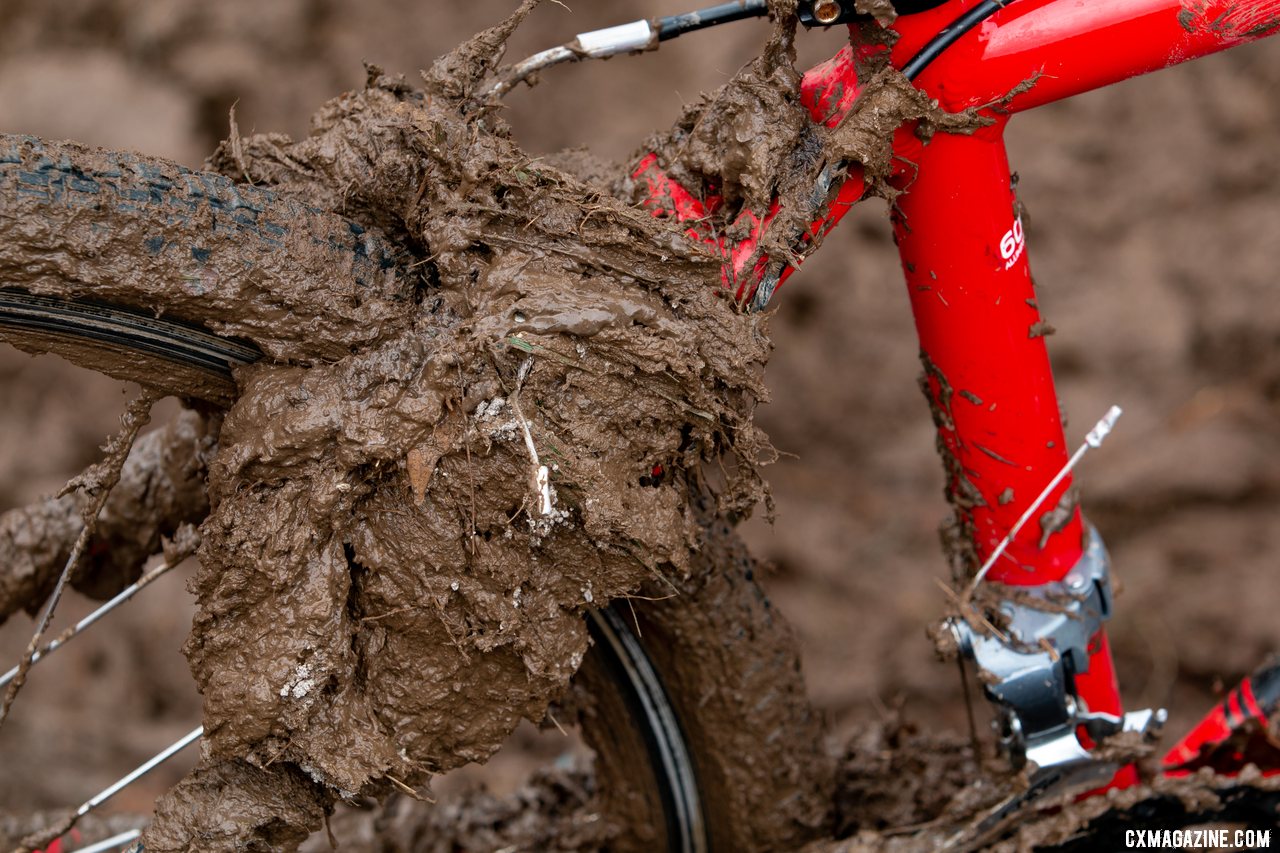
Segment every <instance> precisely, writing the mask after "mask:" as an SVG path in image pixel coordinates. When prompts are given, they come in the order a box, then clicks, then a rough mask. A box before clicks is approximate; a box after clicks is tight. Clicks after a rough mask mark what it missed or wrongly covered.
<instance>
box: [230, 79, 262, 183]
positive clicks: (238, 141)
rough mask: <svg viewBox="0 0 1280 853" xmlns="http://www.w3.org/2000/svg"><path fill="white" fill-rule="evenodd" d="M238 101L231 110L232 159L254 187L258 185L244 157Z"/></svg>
mask: <svg viewBox="0 0 1280 853" xmlns="http://www.w3.org/2000/svg"><path fill="white" fill-rule="evenodd" d="M238 103H240V101H239V100H237V101H236V102H235V104H232V105H231V109H230V111H229V113H230V116H229V119H230V124H231V139H230V142H231V159H233V160H235V161H236V166H238V167H239V168H240V174H242V175H244V179H245V181H246V182H247V183H248V184H249V186H251V187H252V186H256V184H254V182H253V178H252V177H251V176H250V175H249V164H248V163H246V162H245V159H244V140H243V139H242V138H241V136H240V125H239V124H237V123H236V104H238Z"/></svg>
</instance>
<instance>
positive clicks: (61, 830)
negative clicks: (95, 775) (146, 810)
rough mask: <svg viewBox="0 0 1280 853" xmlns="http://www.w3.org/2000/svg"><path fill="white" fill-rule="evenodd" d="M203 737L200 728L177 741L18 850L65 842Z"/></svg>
mask: <svg viewBox="0 0 1280 853" xmlns="http://www.w3.org/2000/svg"><path fill="white" fill-rule="evenodd" d="M203 734H204V727H203V726H198V727H197V728H194V729H192V730H191V731H190V732H188V733H187V734H185V735H183V736H182V737H181V738H179V739H178V740H177V741H175V742H174V743H172V744H170V745H169V746H167V747H165V748H164V749H163V750H161V751H160V752H159V753H157V754H156V755H155V756H153V757H152V758H150V759H148V760H147V761H145V762H143V763H142V764H140V765H139V766H138V767H137V768H136V769H135V770H133V771H132V772H130V773H128V774H126V775H125V776H123V777H121V778H120V780H119V781H117V782H115V783H114V784H112V785H110V786H108V787H107V788H104V789H103V790H102V791H100V792H98V793H97V794H95V795H93V796H92V797H90V798H89V799H87V800H85V801H84V803H82V804H81V806H80V808H78V809H76V810H75V811H74V812H70V813H68V814H67V816H66V818H64V819H63V821H62V822H61V823H60V824H58V825H56V826H52V827H49V828H48V829H44V830H41V831H40V832H38V833H36V834H34V835H31V836H28V837H27V838H24V839H23V840H22V843H21V844H20V845H19V846H18V850H19V851H23V853H31V851H33V850H38V849H40V848H43V847H45V846H46V845H47V844H49V843H50V842H51V841H53V840H54V839H55V838H61V837H62V836H64V835H66V834H67V833H68V832H70V831H71V830H72V828H73V827H75V825H76V821H78V820H79V819H80V818H82V817H84V816H85V815H87V814H88V813H89V812H91V811H93V810H94V809H96V808H97V807H98V806H100V805H102V804H103V803H105V802H106V801H107V800H109V799H111V798H112V797H114V796H115V795H116V794H118V793H120V792H121V791H123V790H124V789H125V788H127V787H129V786H130V785H132V784H133V783H134V782H136V781H138V780H139V779H141V778H142V777H143V776H146V775H147V774H148V773H150V772H151V771H152V770H155V769H156V768H157V767H159V766H160V765H161V764H164V763H165V762H166V761H168V760H169V759H170V758H173V757H174V756H175V755H177V754H178V753H179V752H181V751H182V750H184V749H186V748H187V747H188V746H190V745H191V744H193V743H195V742H196V741H197V740H199V739H200V737H201V735H203ZM122 843H123V842H122ZM91 849H94V850H96V849H98V848H96V847H95V848H91Z"/></svg>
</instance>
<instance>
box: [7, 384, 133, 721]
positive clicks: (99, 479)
mask: <svg viewBox="0 0 1280 853" xmlns="http://www.w3.org/2000/svg"><path fill="white" fill-rule="evenodd" d="M155 401H156V397H155V395H154V394H153V393H152V392H150V391H144V392H143V393H142V396H140V397H138V398H137V399H136V400H134V401H133V402H131V403H130V404H129V407H128V408H127V409H126V410H125V414H124V418H123V419H122V420H123V424H124V428H123V429H122V430H121V431H120V433H119V434H118V435H116V437H115V438H114V439H112V440H111V442H110V443H108V445H107V448H106V450H107V457H106V459H104V460H103V461H102V462H100V463H98V465H95V466H93V467H92V468H90V469H89V470H88V471H86V472H85V473H84V474H81V475H80V476H79V477H76V478H75V479H73V480H72V481H71V482H70V483H68V484H67V485H66V486H65V487H64V489H63V492H64V493H69V492H71V491H74V490H76V489H84V490H86V491H88V492H90V493H94V492H96V494H95V495H94V497H93V501H92V503H91V504H90V505H89V507H88V508H87V509H86V511H85V513H84V527H83V528H82V529H81V531H80V535H79V536H78V537H77V538H76V544H75V546H74V547H73V548H72V549H71V555H70V556H69V557H67V562H66V564H65V565H64V566H63V567H62V574H60V575H59V576H58V582H57V584H55V585H54V588H53V593H52V594H51V595H50V596H49V600H48V603H46V604H45V608H44V612H43V613H42V614H41V616H40V622H39V625H38V627H37V628H36V631H35V634H33V635H32V637H31V642H30V643H28V644H27V650H26V652H24V653H23V655H22V660H21V661H20V662H19V663H18V670H17V672H15V673H14V674H13V677H12V678H11V679H10V681H9V683H8V687H7V688H6V690H5V694H4V702H3V704H0V726H3V725H4V721H5V720H6V719H7V718H8V716H9V709H10V708H12V707H13V701H14V699H16V698H17V696H18V691H19V690H21V689H22V685H23V683H24V682H25V681H26V674H27V671H28V670H29V669H31V664H32V661H33V660H34V658H35V656H36V653H37V652H38V651H39V649H40V643H41V641H42V640H43V639H44V634H45V631H47V630H49V623H50V622H52V621H53V614H54V611H55V610H57V607H58V602H59V601H60V600H61V599H62V592H63V590H64V589H66V586H67V579H68V578H69V577H71V573H72V571H74V570H75V568H76V566H77V565H78V564H79V563H80V557H81V555H82V554H84V552H85V549H86V548H87V547H88V545H89V540H90V539H91V538H92V537H93V532H94V530H95V529H96V528H97V525H98V516H99V515H101V513H102V508H103V507H104V506H106V504H107V498H108V497H110V496H111V490H112V489H113V488H115V485H116V483H118V482H120V472H121V471H122V470H124V463H125V460H126V459H127V458H128V457H129V451H130V450H132V449H133V443H134V441H135V440H136V439H137V437H138V432H139V431H140V430H141V429H142V427H143V426H145V425H146V424H147V422H148V421H150V420H151V406H152V405H153V404H154V403H155Z"/></svg>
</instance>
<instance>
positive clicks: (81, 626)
mask: <svg viewBox="0 0 1280 853" xmlns="http://www.w3.org/2000/svg"><path fill="white" fill-rule="evenodd" d="M177 562H180V561H177ZM177 562H173V563H165V564H164V565H162V566H158V567H156V568H154V569H152V570H151V571H149V572H147V573H146V574H145V575H143V576H142V577H141V578H139V579H138V580H137V581H136V582H135V583H133V584H132V585H131V586H127V587H125V588H124V589H122V590H121V591H120V592H119V593H118V594H117V595H116V597H115V598H113V599H111V600H110V601H108V602H107V603H105V604H103V605H102V606H101V607H99V608H98V609H97V610H95V611H93V612H92V613H90V614H89V615H88V616H86V617H84V618H83V619H81V620H80V621H79V622H77V623H76V624H74V625H72V626H71V627H70V628H68V629H67V630H66V631H65V632H64V633H63V634H62V635H61V636H59V637H57V638H56V639H53V640H50V641H49V642H48V643H46V644H45V645H44V647H43V648H41V649H40V650H39V651H37V652H36V653H35V654H33V655H32V656H31V664H30V666H35V664H36V663H37V662H38V661H40V660H41V659H42V658H45V657H48V656H49V655H50V654H51V653H53V652H54V651H56V650H58V649H60V648H62V647H63V646H64V645H66V644H67V642H69V641H70V640H71V639H72V638H73V637H75V636H77V635H79V634H80V633H81V632H83V631H84V630H85V629H86V628H88V627H89V626H90V625H92V624H93V623H94V622H97V621H98V620H99V619H101V618H102V617H103V616H106V615H107V614H108V613H110V612H111V611H112V610H115V609H116V608H117V607H119V606H120V605H121V604H124V603H125V602H126V601H128V600H129V599H131V598H133V597H134V596H135V595H137V593H138V592H139V591H141V590H142V589H143V588H144V587H146V586H149V585H150V584H151V582H152V581H154V580H156V579H158V578H159V577H161V576H162V575H164V574H167V573H168V572H169V571H170V570H172V569H173V568H174V566H176V565H177ZM19 666H21V665H20V664H19ZM19 666H15V667H13V668H12V669H10V670H9V671H8V672H6V673H5V674H4V675H0V688H2V687H4V686H5V685H6V684H8V683H9V682H10V681H13V679H14V678H15V677H16V676H17V674H18V669H19Z"/></svg>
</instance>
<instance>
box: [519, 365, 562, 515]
mask: <svg viewBox="0 0 1280 853" xmlns="http://www.w3.org/2000/svg"><path fill="white" fill-rule="evenodd" d="M532 370H533V358H532V357H529V358H526V359H525V360H524V363H523V364H521V365H520V369H519V370H518V371H517V372H516V390H515V391H514V392H513V393H512V394H511V409H512V411H514V412H515V415H516V420H517V421H519V422H520V429H521V431H523V432H524V446H525V449H526V450H528V451H529V459H530V460H532V462H533V479H532V485H533V489H534V493H535V494H537V496H538V514H539V515H541V516H544V517H545V516H548V515H551V513H552V511H553V510H555V505H554V503H553V502H552V500H551V470H550V469H549V468H547V466H546V465H543V464H542V462H541V461H540V460H539V459H538V448H537V447H535V446H534V444H533V433H532V432H530V430H529V422H528V421H527V420H525V416H524V412H523V411H521V409H520V391H521V389H523V388H524V381H525V380H526V379H528V378H529V373H530V372H531V371H532Z"/></svg>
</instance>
